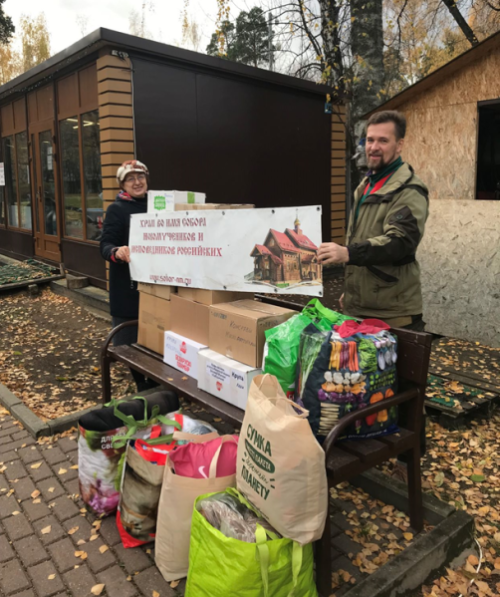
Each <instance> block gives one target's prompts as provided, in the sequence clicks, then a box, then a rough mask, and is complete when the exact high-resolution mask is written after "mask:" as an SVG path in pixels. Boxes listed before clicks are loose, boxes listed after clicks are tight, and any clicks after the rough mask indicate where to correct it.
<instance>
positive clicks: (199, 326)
mask: <svg viewBox="0 0 500 597" xmlns="http://www.w3.org/2000/svg"><path fill="white" fill-rule="evenodd" d="M170 302H171V304H172V326H171V328H170V329H171V330H172V331H173V332H175V333H176V334H179V335H181V336H185V337H186V338H189V339H190V340H194V341H195V342H199V343H200V344H204V345H205V346H208V319H209V315H210V313H209V309H210V307H208V306H207V305H202V304H201V303H195V302H194V301H190V300H188V299H185V298H181V297H180V296H176V295H175V294H173V295H172V300H171V301H170Z"/></svg>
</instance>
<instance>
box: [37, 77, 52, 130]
mask: <svg viewBox="0 0 500 597" xmlns="http://www.w3.org/2000/svg"><path fill="white" fill-rule="evenodd" d="M36 102H37V109H38V120H39V121H40V120H48V119H50V118H54V86H53V85H52V83H51V84H49V85H46V86H45V87H42V88H41V89H38V90H37V91H36Z"/></svg>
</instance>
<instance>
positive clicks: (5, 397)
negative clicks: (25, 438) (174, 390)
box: [0, 384, 162, 439]
mask: <svg viewBox="0 0 500 597" xmlns="http://www.w3.org/2000/svg"><path fill="white" fill-rule="evenodd" d="M161 387H162V386H160V387H159V388H151V389H150V390H146V391H145V392H141V396H149V395H150V394H154V393H155V392H158V391H159V390H160V389H161ZM134 396H137V394H131V395H130V396H128V398H133V397H134ZM125 399H126V398H125ZM0 405H2V406H3V407H4V408H6V409H7V410H8V411H9V412H10V414H11V415H12V416H13V417H15V418H16V419H17V420H18V421H20V422H21V423H22V424H23V425H24V427H25V428H26V430H27V431H29V433H31V435H32V436H33V437H34V438H35V439H38V438H39V437H42V436H47V435H55V434H56V433H62V432H63V431H67V430H68V429H71V428H72V427H76V426H77V425H78V421H79V420H80V417H83V415H86V414H87V413H89V412H92V411H93V410H96V409H97V408H100V407H101V406H102V404H101V403H97V404H96V405H95V406H91V407H89V408H86V409H85V410H79V411H77V412H74V413H70V414H69V415H65V416H64V417H59V418H57V419H47V420H46V421H44V420H43V419H41V418H40V417H38V416H37V415H35V413H33V412H32V411H31V410H30V409H29V408H28V407H27V406H26V405H25V404H24V403H23V402H22V401H21V400H20V399H19V398H18V397H17V396H15V395H14V394H13V393H12V392H11V391H10V390H9V389H8V388H7V387H5V386H4V385H2V384H0Z"/></svg>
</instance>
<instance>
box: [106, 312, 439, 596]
mask: <svg viewBox="0 0 500 597" xmlns="http://www.w3.org/2000/svg"><path fill="white" fill-rule="evenodd" d="M269 302H271V301H269ZM272 302H274V303H275V304H279V305H284V303H283V301H272ZM286 306H288V307H291V305H290V304H287V305H286ZM293 307H294V308H295V309H296V310H300V309H301V307H300V306H299V305H295V304H293ZM128 325H137V322H127V323H124V324H121V325H120V326H118V327H116V328H115V329H114V330H112V331H111V333H110V334H109V336H108V338H107V340H106V342H105V344H104V346H103V349H102V353H101V370H102V384H103V399H104V402H109V400H110V399H111V376H110V365H111V362H113V361H116V362H121V363H123V364H125V365H127V367H130V368H131V369H134V370H136V371H139V372H140V373H143V374H144V375H146V376H147V377H149V378H150V379H153V380H154V381H156V382H157V383H160V384H162V385H164V386H166V387H167V388H169V389H172V390H174V391H176V392H178V393H180V394H181V395H182V396H183V397H185V398H187V399H188V400H191V401H193V402H196V403H198V404H199V405H201V406H203V407H204V408H205V409H206V410H207V411H209V412H211V413H213V414H216V415H218V416H220V417H221V418H223V419H225V420H227V421H229V422H230V423H232V424H233V425H235V426H237V427H239V426H240V425H241V423H242V421H243V416H244V411H243V410H241V409H239V408H237V407H235V406H233V405H231V404H228V403H227V402H224V401H223V400H220V399H219V398H217V397H216V396H213V395H212V394H208V393H207V392H204V391H202V390H199V389H198V387H197V382H196V381H195V380H194V379H192V378H190V377H187V376H186V375H185V374H184V373H182V372H180V371H177V370H176V369H173V368H172V367H169V366H168V365H166V364H165V363H163V361H162V358H161V356H160V355H158V354H156V353H154V352H151V351H149V350H147V349H146V348H143V347H140V346H138V345H133V346H126V345H124V346H116V347H115V346H112V344H111V343H112V339H113V336H114V334H115V333H116V332H118V331H119V330H120V329H122V328H123V327H126V326H128ZM391 331H392V333H394V334H395V335H396V336H397V337H398V361H397V369H398V383H399V392H398V393H397V394H396V395H395V396H393V397H392V398H388V399H386V400H383V401H381V402H379V403H377V404H374V405H371V406H368V407H366V408H364V409H363V416H364V417H366V416H368V415H371V414H375V413H377V412H379V411H381V410H386V409H388V408H390V407H391V406H396V405H401V410H400V420H399V426H400V431H399V433H397V434H395V435H388V436H386V437H381V438H377V439H366V440H356V441H338V438H339V437H341V436H342V433H343V431H344V429H345V428H346V427H348V426H349V425H352V424H353V423H355V421H356V420H357V419H358V418H359V413H357V412H354V413H351V414H349V415H347V416H346V417H343V418H342V419H341V420H340V422H339V423H338V424H337V425H336V426H335V427H334V428H333V429H332V430H331V431H330V433H329V435H328V437H327V438H326V440H325V442H324V444H323V448H324V450H325V454H326V470H327V476H328V486H329V488H332V487H334V486H335V485H338V484H339V483H342V482H343V481H349V480H351V479H353V478H354V477H356V476H358V475H359V474H360V473H362V472H364V471H366V470H368V469H370V468H373V467H375V466H377V465H379V464H382V463H383V462H385V461H386V460H388V459H390V458H394V457H396V456H398V455H399V454H405V455H406V456H407V461H408V498H409V510H410V523H411V526H412V527H413V529H414V530H415V531H416V532H420V531H421V530H422V528H423V509H422V488H421V473H420V430H421V427H422V424H423V405H424V398H425V387H426V384H427V372H428V368H429V359H430V353H431V341H432V337H431V335H430V334H421V333H417V332H410V331H407V330H400V329H394V330H391ZM330 541H331V538H330V516H328V517H327V523H326V526H325V531H324V533H323V537H322V539H321V540H320V541H318V542H317V545H316V583H317V585H318V591H319V593H320V595H322V596H323V597H328V596H329V595H330V594H331V592H332V589H331V578H332V569H331V557H330V555H331V554H330Z"/></svg>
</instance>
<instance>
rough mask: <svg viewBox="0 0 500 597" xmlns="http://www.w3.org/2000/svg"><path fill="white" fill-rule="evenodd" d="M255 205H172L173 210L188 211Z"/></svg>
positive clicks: (250, 205) (242, 207) (240, 207)
mask: <svg viewBox="0 0 500 597" xmlns="http://www.w3.org/2000/svg"><path fill="white" fill-rule="evenodd" d="M254 207H255V205H253V204H251V203H204V204H187V203H176V204H175V205H174V210H175V211H189V210H192V209H198V210H199V209H253V208H254Z"/></svg>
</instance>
